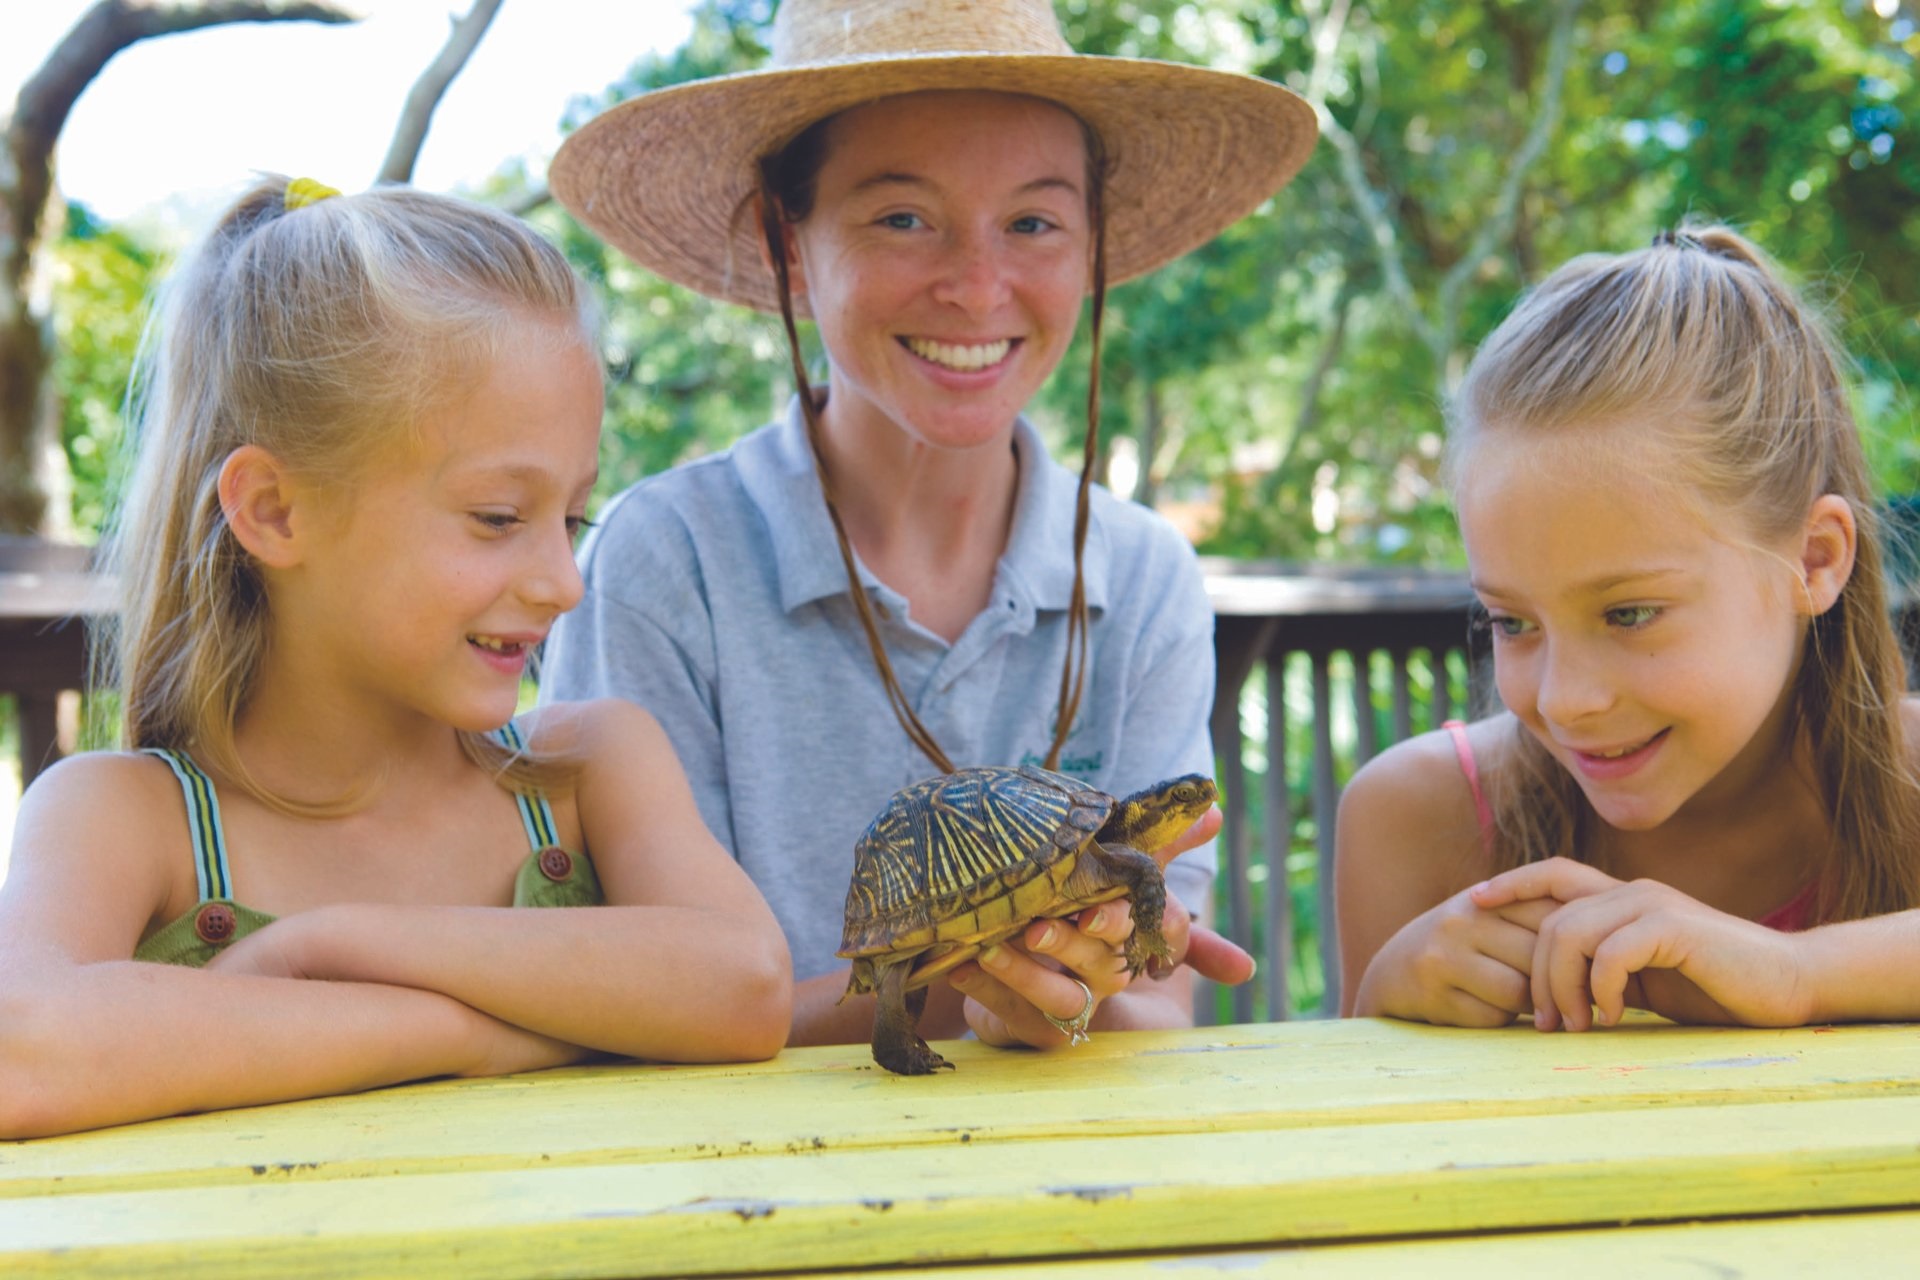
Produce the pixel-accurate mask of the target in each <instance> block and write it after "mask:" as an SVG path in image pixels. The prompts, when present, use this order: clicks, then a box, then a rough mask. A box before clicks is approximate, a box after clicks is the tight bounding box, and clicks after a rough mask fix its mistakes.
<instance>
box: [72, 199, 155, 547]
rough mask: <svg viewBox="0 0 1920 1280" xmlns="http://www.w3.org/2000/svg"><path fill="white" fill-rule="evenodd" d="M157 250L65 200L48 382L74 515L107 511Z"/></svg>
mask: <svg viewBox="0 0 1920 1280" xmlns="http://www.w3.org/2000/svg"><path fill="white" fill-rule="evenodd" d="M158 265H159V255H158V254H157V253H156V252H155V251H154V250H152V249H151V248H149V247H148V246H147V245H145V244H143V243H142V242H141V241H140V240H138V239H137V238H135V237H134V236H131V235H129V234H128V233H127V232H125V231H124V230H121V229H119V228H116V227H112V226H109V225H107V224H105V223H103V222H101V221H100V220H99V219H98V218H96V217H94V216H93V214H92V213H91V212H90V211H89V210H88V209H87V208H86V207H85V206H84V205H79V204H70V205H68V206H67V221H66V227H65V229H64V232H63V234H62V235H61V236H60V238H59V239H58V240H57V241H56V242H55V244H54V245H53V271H52V276H53V315H54V340H55V350H54V368H53V377H54V384H55V385H56V386H57V387H58V388H59V389H60V409H61V413H60V438H61V441H62V443H63V444H64V445H65V447H66V453H67V463H68V467H69V469H70V470H71V472H72V475H73V523H74V526H75V527H76V528H80V529H85V530H98V529H99V528H100V527H101V525H102V524H103V523H104V521H105V519H106V513H107V503H108V499H109V493H110V489H111V485H112V482H113V480H114V474H113V470H114V464H115V462H116V459H117V458H118V456H119V453H120V448H121V444H122V438H123V435H124V430H125V421H124V409H125V404H126V394H127V380H128V377H129V375H130V373H131V372H132V368H133V358H134V352H135V350H136V349H137V348H138V346H139V342H140V331H141V326H142V325H143V324H144V323H145V320H146V314H147V305H146V298H147V293H148V290H149V289H151V288H152V286H153V283H154V280H155V277H156V275H157V269H158Z"/></svg>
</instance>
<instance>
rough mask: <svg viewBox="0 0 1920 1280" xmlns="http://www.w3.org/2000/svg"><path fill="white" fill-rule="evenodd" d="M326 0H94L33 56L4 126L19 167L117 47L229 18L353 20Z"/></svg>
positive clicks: (48, 141)
mask: <svg viewBox="0 0 1920 1280" xmlns="http://www.w3.org/2000/svg"><path fill="white" fill-rule="evenodd" d="M362 16H363V15H362V14H360V13H359V12H358V11H356V10H353V9H350V8H347V7H345V6H344V5H339V4H330V3H327V0H200V2H199V3H186V2H185V0H100V3H98V4H96V5H94V6H93V7H92V8H91V9H88V10H87V11H86V13H84V14H82V15H81V17H80V21H78V22H76V23H75V24H74V26H73V30H71V31H69V32H67V34H66V37H65V38H64V39H62V40H61V41H60V43H59V44H58V45H57V46H55V47H54V50H53V52H52V53H50V54H48V55H47V60H46V61H45V62H43V63H41V64H40V67H39V69H38V70H37V71H35V72H34V73H33V76H32V78H30V79H29V80H28V81H27V82H26V84H25V85H23V86H21V89H20V96H19V98H18V99H17V100H16V102H15V104H14V110H13V118H12V119H11V120H10V121H9V122H8V125H7V132H8V134H9V135H10V136H11V140H12V142H13V147H14V154H15V156H16V157H17V159H18V160H19V162H20V164H21V167H22V169H23V170H27V169H41V168H44V167H46V165H47V163H48V160H49V158H50V157H51V155H52V153H53V144H54V142H55V140H56V139H58V138H59V136H60V130H61V129H62V128H64V127H65V126H66V123H67V115H68V113H69V112H71V111H72V110H73V104H74V102H75V101H77V100H78V99H79V97H80V94H81V92H82V91H83V90H85V89H86V87H87V86H88V85H89V84H91V83H92V82H93V78H94V77H95V76H97V75H99V74H100V71H101V69H102V68H103V67H105V66H106V65H107V63H108V62H109V61H111V60H112V58H113V56H114V55H115V54H117V53H119V52H120V51H121V50H122V49H125V48H126V47H127V46H129V45H132V44H137V43H138V42H139V41H142V40H147V39H151V38H153V37H155V36H168V35H174V34H177V33H179V32H182V31H194V30H198V29H199V28H202V27H216V26H224V25H226V24H228V23H234V22H327V23H341V22H358V21H360V19H361V17H362Z"/></svg>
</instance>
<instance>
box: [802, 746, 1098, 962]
mask: <svg viewBox="0 0 1920 1280" xmlns="http://www.w3.org/2000/svg"><path fill="white" fill-rule="evenodd" d="M1113 806H1114V799H1113V797H1112V796H1110V795H1108V794H1107V793H1106V792H1104V791H1101V790H1098V789H1097V788H1094V787H1090V786H1088V785H1087V784H1085V783H1083V782H1081V781H1079V780H1078V779H1075V778H1069V777H1067V776H1065V775H1064V774H1058V773H1050V772H1048V771H1047V770H1045V769H1036V768H1033V767H1032V766H1030V765H1029V766H1022V767H1020V768H1017V769H1015V768H1002V767H988V768H977V769H961V770H959V771H957V772H955V773H950V774H944V775H942V776H940V777H937V778H928V779H927V780H925V781H924V782H917V783H915V784H913V785H912V786H910V787H906V788H904V789H903V790H901V791H899V792H897V793H895V795H894V797H893V799H892V800H891V801H889V802H888V804H887V807H886V808H885V809H883V810H882V811H881V812H880V816H879V817H877V818H875V819H874V820H873V823H872V825H870V826H869V827H868V828H867V830H866V834H865V835H863V836H861V837H860V842H859V844H858V845H856V846H855V848H854V855H853V856H854V867H853V883H852V884H851V885H849V886H848V888H847V913H846V931H845V933H844V934H843V935H842V938H841V944H840V954H841V955H842V956H844V957H847V958H854V957H858V956H873V955H884V954H889V953H891V954H911V953H913V952H915V951H919V950H923V949H925V948H927V947H930V946H933V945H935V944H937V943H942V942H955V941H966V940H969V939H974V938H979V937H982V936H984V935H987V934H990V933H1001V934H1003V935H1004V933H1005V932H1008V931H1010V930H1008V929H1007V926H1009V925H1017V924H1018V923H1020V922H1023V921H1025V920H1029V919H1032V918H1034V916H1035V914H1036V913H1037V912H1038V911H1039V910H1040V909H1041V908H1043V907H1045V906H1046V905H1047V904H1049V903H1051V902H1053V901H1055V900H1056V899H1057V897H1058V896H1059V888H1060V886H1061V885H1062V884H1064V883H1065V882H1066V879H1067V877H1068V876H1069V875H1070V874H1071V873H1072V871H1073V868H1074V864H1075V862H1076V861H1077V860H1078V857H1079V854H1080V851H1081V850H1082V849H1084V848H1085V847H1086V846H1087V843H1088V842H1089V841H1090V840H1092V839H1093V837H1094V835H1095V833H1096V832H1098V831H1099V830H1100V828H1101V827H1103V826H1104V825H1106V821H1107V817H1108V815H1110V814H1111V813H1112V812H1113Z"/></svg>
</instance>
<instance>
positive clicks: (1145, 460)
mask: <svg viewBox="0 0 1920 1280" xmlns="http://www.w3.org/2000/svg"><path fill="white" fill-rule="evenodd" d="M1141 386H1142V390H1143V391H1144V392H1145V394H1144V395H1143V396H1142V397H1141V399H1142V400H1143V401H1144V403H1143V405H1142V411H1141V414H1140V479H1139V480H1138V481H1137V482H1136V483H1135V485H1134V488H1133V500H1134V501H1135V502H1137V503H1139V504H1140V505H1141V506H1143V507H1151V506H1152V505H1153V500H1154V499H1155V498H1157V497H1159V496H1160V484H1159V482H1158V481H1157V480H1155V479H1154V475H1153V461H1154V459H1155V457H1157V456H1158V455H1159V453H1160V436H1161V434H1162V428H1163V426H1164V425H1165V420H1164V416H1163V414H1162V412H1161V408H1160V380H1159V379H1158V378H1153V377H1149V378H1147V379H1146V380H1145V381H1144V382H1143V383H1142V384H1141Z"/></svg>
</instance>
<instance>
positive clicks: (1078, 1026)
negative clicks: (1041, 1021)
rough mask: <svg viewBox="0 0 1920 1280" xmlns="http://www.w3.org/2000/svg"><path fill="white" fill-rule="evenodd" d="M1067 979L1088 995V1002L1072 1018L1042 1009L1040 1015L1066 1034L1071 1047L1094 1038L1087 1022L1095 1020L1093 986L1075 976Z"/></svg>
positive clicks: (1081, 992) (1062, 1033) (1056, 1029)
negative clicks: (1055, 1014) (1089, 1032)
mask: <svg viewBox="0 0 1920 1280" xmlns="http://www.w3.org/2000/svg"><path fill="white" fill-rule="evenodd" d="M1067 981H1068V982H1071V983H1072V984H1073V985H1074V986H1076V987H1078V988H1080V994H1081V995H1083V996H1085V997H1086V1003H1085V1004H1082V1005H1081V1006H1080V1012H1078V1013H1076V1014H1074V1015H1073V1016H1072V1017H1071V1018H1056V1017H1054V1016H1053V1015H1052V1014H1050V1013H1048V1012H1047V1011H1046V1010H1045V1009H1042V1010H1040V1016H1041V1017H1043V1018H1045V1019H1046V1020H1047V1021H1048V1022H1051V1023H1052V1024H1053V1029H1054V1030H1055V1031H1058V1032H1059V1033H1060V1034H1061V1035H1063V1036H1065V1037H1066V1038H1067V1044H1068V1046H1069V1047H1071V1046H1073V1045H1076V1044H1085V1043H1086V1042H1087V1041H1089V1040H1091V1039H1093V1037H1092V1036H1090V1035H1088V1034H1087V1023H1089V1022H1091V1021H1093V988H1091V987H1089V986H1088V985H1087V984H1086V983H1084V982H1082V981H1080V979H1078V978H1075V977H1068V978H1067Z"/></svg>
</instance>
